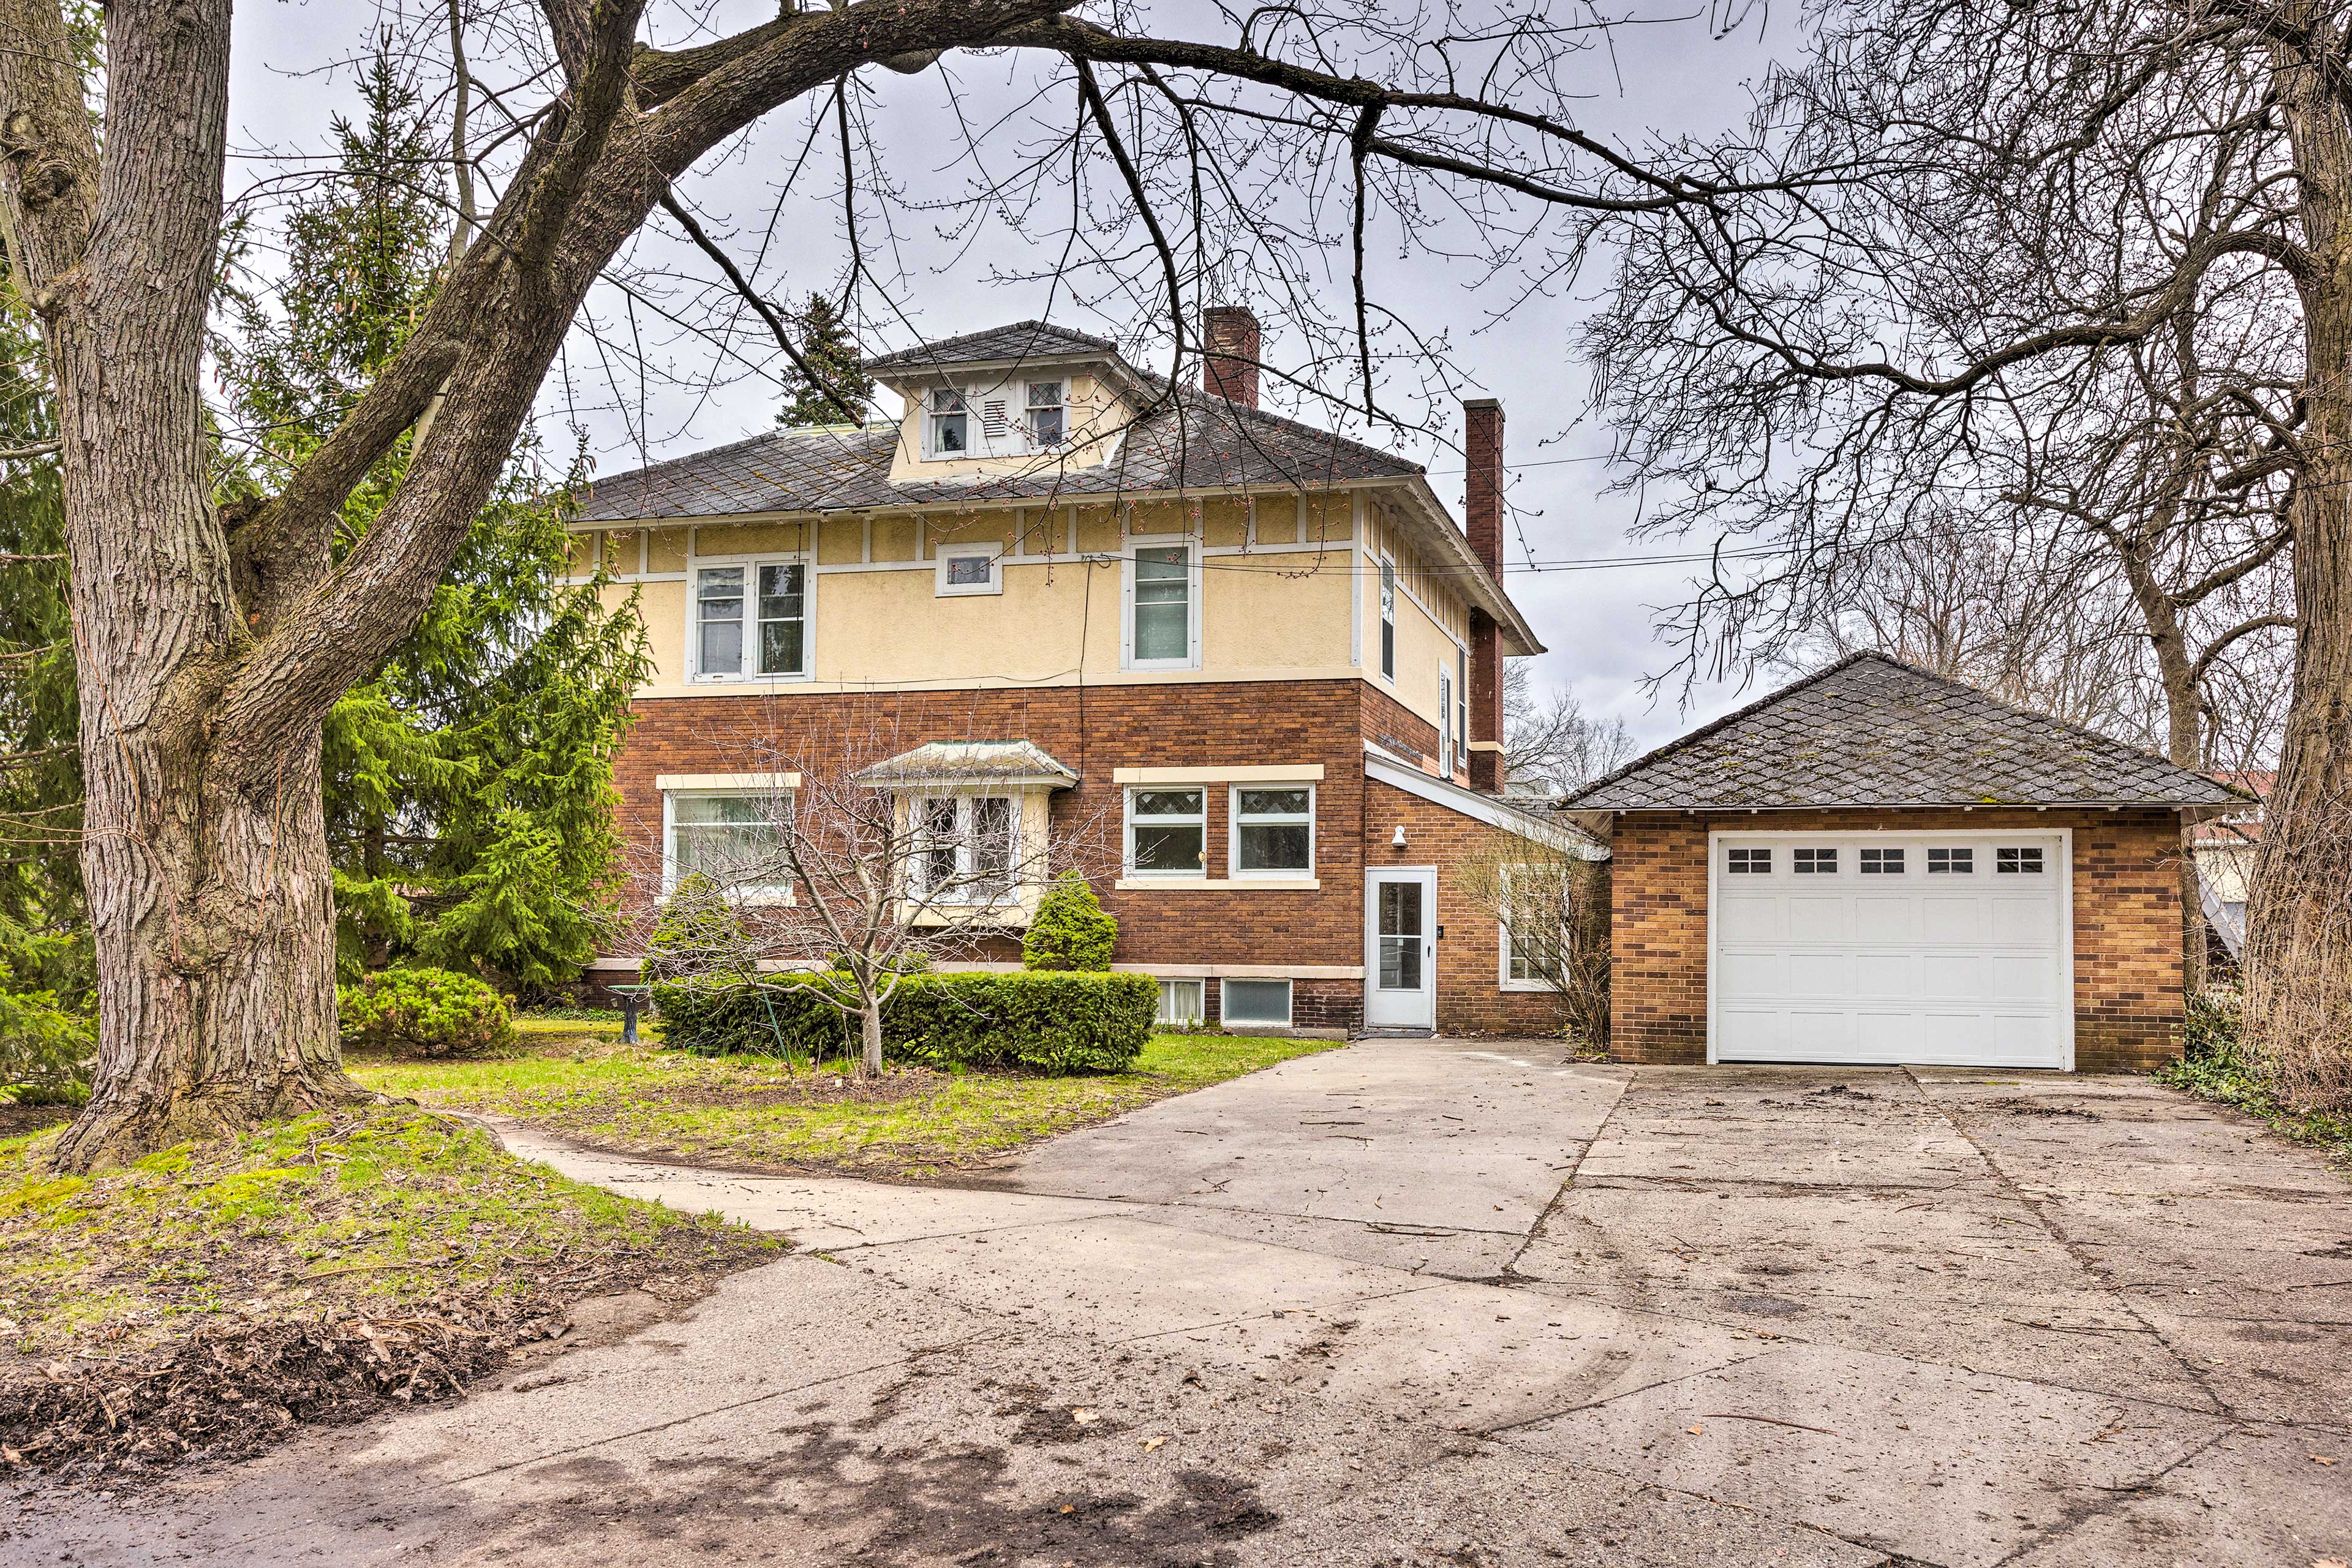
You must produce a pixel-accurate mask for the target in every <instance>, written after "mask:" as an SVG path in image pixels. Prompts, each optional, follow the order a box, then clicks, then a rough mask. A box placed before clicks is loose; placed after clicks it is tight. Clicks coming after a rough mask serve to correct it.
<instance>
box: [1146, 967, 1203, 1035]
mask: <svg viewBox="0 0 2352 1568" xmlns="http://www.w3.org/2000/svg"><path fill="white" fill-rule="evenodd" d="M1157 978H1158V980H1159V982H1160V1005H1158V1006H1157V1007H1155V1008H1154V1009H1153V1011H1152V1016H1151V1026H1152V1027H1154V1028H1156V1029H1184V1028H1193V1029H1197V1028H1199V1027H1201V1026H1202V1025H1204V1024H1206V1023H1207V1022H1208V1021H1209V980H1208V977H1207V976H1206V975H1199V974H1162V975H1160V976H1158V977H1157ZM1171 985H1194V986H1198V987H1199V988H1200V990H1199V995H1200V998H1201V1000H1200V1005H1199V1006H1198V1007H1197V1008H1196V1009H1195V1011H1194V1012H1193V1014H1192V1016H1191V1017H1190V1018H1171V1017H1169V1016H1167V1012H1168V1005H1167V997H1168V987H1170V986H1171Z"/></svg>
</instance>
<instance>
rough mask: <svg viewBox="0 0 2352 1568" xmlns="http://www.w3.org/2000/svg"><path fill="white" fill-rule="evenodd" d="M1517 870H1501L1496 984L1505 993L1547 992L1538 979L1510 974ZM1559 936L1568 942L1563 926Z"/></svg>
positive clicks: (1567, 935)
mask: <svg viewBox="0 0 2352 1568" xmlns="http://www.w3.org/2000/svg"><path fill="white" fill-rule="evenodd" d="M1517 869H1518V868H1517V867H1516V866H1506V867H1504V868H1502V872H1503V877H1502V880H1503V910H1502V914H1501V916H1500V918H1498V919H1497V920H1496V921H1495V941H1496V954H1495V979H1496V985H1497V986H1498V987H1499V988H1500V989H1502V990H1505V991H1518V992H1528V991H1549V990H1550V989H1551V986H1550V984H1549V983H1547V982H1546V981H1544V980H1542V979H1540V978H1538V977H1533V976H1531V977H1529V978H1528V979H1525V980H1520V979H1517V978H1516V977H1514V976H1513V975H1512V973H1511V873H1512V872H1513V871H1515V870H1517ZM1559 935H1560V941H1561V942H1563V943H1565V942H1567V941H1568V940H1569V933H1568V931H1567V928H1566V927H1565V925H1563V926H1562V928H1561V930H1560V933H1559Z"/></svg>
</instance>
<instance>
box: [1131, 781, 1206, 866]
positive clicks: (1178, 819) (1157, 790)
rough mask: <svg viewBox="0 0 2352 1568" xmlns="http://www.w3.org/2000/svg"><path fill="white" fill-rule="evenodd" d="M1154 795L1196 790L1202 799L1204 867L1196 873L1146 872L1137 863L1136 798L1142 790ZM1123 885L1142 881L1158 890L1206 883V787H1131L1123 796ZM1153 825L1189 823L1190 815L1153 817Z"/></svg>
mask: <svg viewBox="0 0 2352 1568" xmlns="http://www.w3.org/2000/svg"><path fill="white" fill-rule="evenodd" d="M1144 790H1149V791H1150V792H1151V793H1152V794H1154V795H1159V794H1163V793H1172V792H1176V791H1181V790H1192V791H1195V792H1196V793H1198V794H1199V795H1200V797H1201V816H1200V824H1201V865H1200V868H1199V869H1197V870H1192V871H1145V870H1139V869H1138V868H1136V864H1135V797H1136V795H1137V794H1138V793H1139V792H1140V791H1144ZM1119 816H1120V824H1119V886H1121V887H1125V886H1126V885H1127V884H1128V883H1129V882H1130V881H1132V882H1139V883H1142V884H1144V885H1146V886H1150V887H1157V886H1160V885H1162V884H1165V883H1171V882H1186V883H1190V882H1202V881H1206V880H1207V879H1208V876H1209V791H1208V788H1207V786H1206V785H1203V784H1129V785H1128V786H1127V789H1126V791H1125V793H1124V794H1123V795H1120V797H1119ZM1146 820H1148V821H1151V822H1173V823H1189V822H1191V821H1192V820H1193V819H1192V817H1189V816H1153V817H1150V818H1147V819H1146Z"/></svg>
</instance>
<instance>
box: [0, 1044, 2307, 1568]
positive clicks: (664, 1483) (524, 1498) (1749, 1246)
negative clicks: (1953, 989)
mask: <svg viewBox="0 0 2352 1568" xmlns="http://www.w3.org/2000/svg"><path fill="white" fill-rule="evenodd" d="M510 1141H511V1142H513V1143H514V1144H515V1146H516V1147H517V1149H518V1151H519V1152H531V1153H535V1154H538V1155H539V1156H541V1157H543V1158H546V1159H548V1160H550V1161H551V1163H555V1164H557V1165H559V1166H561V1167H562V1168H563V1169H564V1170H566V1171H568V1172H570V1173H573V1174H575V1175H579V1176H583V1177H584V1178H587V1179H590V1180H593V1181H598V1182H601V1183H604V1184H608V1185H610V1186H612V1187H614V1188H615V1189H617V1190H620V1191H625V1192H630V1193H634V1194H639V1195H642V1196H646V1197H651V1198H656V1199H658V1200H660V1201H662V1202H664V1203H667V1204H671V1205H678V1206H682V1207H689V1208H695V1209H712V1208H715V1209H719V1210H721V1211H723V1212H725V1213H727V1214H729V1215H734V1216H737V1217H740V1218H743V1219H746V1220H749V1221H751V1223H753V1224H755V1225H760V1226H771V1227H774V1228H779V1229H782V1230H786V1231H789V1232H791V1233H792V1234H793V1236H794V1237H796V1238H798V1240H799V1241H800V1243H801V1245H802V1246H803V1247H804V1248H805V1249H806V1250H805V1251H803V1253H802V1254H801V1255H799V1256H796V1257H794V1258H791V1259H789V1260H786V1261H783V1262H780V1263H777V1264H775V1265H772V1266H771V1267H768V1268H761V1269H757V1270H754V1271H751V1272H749V1273H745V1274H741V1275H738V1276H736V1277H735V1278H733V1279H731V1280H730V1281H729V1282H728V1283H727V1284H726V1285H725V1286H724V1287H723V1288H722V1289H720V1290H719V1293H718V1294H716V1295H715V1296H713V1297H712V1298H711V1299H710V1300H708V1301H706V1302H704V1303H703V1304H702V1305H701V1306H699V1307H698V1309H696V1310H694V1311H693V1312H692V1313H691V1314H689V1315H688V1316H687V1317H685V1318H683V1319H679V1320H676V1321H667V1322H662V1323H658V1324H656V1325H655V1326H653V1327H650V1328H648V1329H646V1330H645V1331H642V1332H639V1333H637V1334H636V1335H635V1336H634V1337H631V1338H627V1339H625V1340H623V1341H621V1342H616V1343H613V1344H609V1345H604V1346H602V1347H599V1348H593V1349H587V1350H583V1351H578V1352H572V1353H571V1354H568V1355H565V1356H563V1357H562V1358H560V1359H558V1360H557V1361H555V1362H554V1363H551V1364H549V1365H546V1366H543V1367H541V1368H539V1369H537V1370H536V1371H534V1372H533V1373H530V1374H527V1375H524V1376H521V1377H519V1378H517V1379H515V1380H513V1381H510V1382H509V1383H508V1384H506V1385H505V1386H503V1387H501V1388H499V1389H495V1390H490V1391H487V1392H484V1393H482V1394H479V1395H478V1397H476V1398H474V1399H471V1400H469V1401H467V1402H466V1403H465V1404H463V1405H457V1406H452V1407H448V1408H442V1409H431V1410H424V1411H419V1412H416V1413H415V1414H413V1415H404V1416H402V1417H399V1418H397V1419H394V1420H392V1421H389V1422H386V1423H383V1424H382V1425H379V1426H373V1427H370V1428H365V1429H362V1430H358V1431H355V1432H352V1433H347V1434H341V1435H336V1436H323V1437H318V1438H313V1439H310V1440H308V1441H306V1442H304V1443H301V1444H298V1445H296V1446H294V1447H290V1448H288V1449H286V1450H283V1451H281V1452H279V1453H278V1454H277V1455H275V1456H272V1457H270V1458H266V1459H263V1460H260V1461H257V1462H256V1463H254V1464H251V1465H247V1466H244V1467H239V1468H234V1469H228V1470H225V1471H221V1472H218V1473H215V1474H213V1475H209V1476H203V1477H195V1478H191V1479H186V1480H184V1481H181V1482H177V1483H174V1485H173V1487H172V1488H170V1489H166V1490H164V1491H162V1492H159V1493H152V1494H150V1495H149V1496H147V1497H145V1498H143V1499H142V1500H138V1501H136V1502H133V1503H129V1504H121V1505H117V1504H108V1503H103V1502H98V1501H92V1500H71V1501H67V1500H55V1499H52V1500H46V1501H45V1500H38V1499H36V1500H30V1501H28V1502H26V1503H25V1504H23V1505H22V1506H20V1507H19V1509H18V1510H17V1513H16V1517H15V1518H14V1519H12V1520H8V1521H6V1522H7V1523H8V1525H9V1527H10V1528H12V1529H14V1530H15V1531H17V1532H18V1533H17V1534H16V1537H15V1539H14V1540H8V1541H0V1557H6V1555H7V1553H8V1552H9V1551H11V1550H12V1549H16V1550H18V1551H19V1552H20V1553H22V1555H21V1560H24V1561H36V1560H37V1561H44V1562H51V1563H55V1562H60V1561H77V1562H84V1563H146V1562H184V1561H194V1562H204V1563H299V1562H312V1561H315V1562H331V1563H393V1562H398V1563H459V1562H463V1563H488V1562H493V1561H495V1562H499V1563H527V1564H537V1563H606V1562H610V1563H738V1562H740V1563H811V1564H814V1563H827V1564H836V1563H927V1564H928V1563H953V1564H992V1565H1008V1568H1009V1565H1011V1564H1014V1563H1034V1564H1087V1565H1101V1568H1132V1565H1136V1564H1162V1563H1164V1564H1178V1563H1185V1564H1190V1563H1219V1564H1227V1563H1230V1564H1251V1563H1284V1564H1289V1563H1301V1564H1308V1563H1311V1564H1326V1563H1329V1564H1363V1565H1366V1568H1370V1565H1372V1564H1400V1565H1401V1564H1439V1563H1445V1564H1485V1565H1490V1568H1491V1565H1500V1564H1517V1563H1547V1564H1548V1563H1591V1564H1602V1563H1606V1564H1611V1565H1619V1564H1649V1563H1694V1564H1696V1563H1706V1564H1746V1563H1769V1564H1774V1565H1779V1564H1803V1563H1820V1564H1840V1565H1846V1564H1851V1565H1854V1568H1861V1565H1864V1564H1874V1563H1886V1564H1893V1563H1906V1564H1908V1563H1936V1564H1979V1563H1982V1564H1990V1563H2016V1564H2032V1565H2034V1568H2044V1565H2052V1564H2059V1563H2085V1564H2091V1563H2096V1564H2118V1563H2132V1564H2138V1563H2150V1564H2155V1563H2164V1564H2173V1563H2178V1564H2199V1565H2212V1564H2238V1563H2243V1564H2255V1563H2260V1564H2265V1565H2277V1564H2285V1565H2288V1568H2312V1565H2314V1564H2315V1563H2326V1561H2327V1560H2328V1559H2343V1560H2347V1561H2352V1187H2347V1184H2345V1183H2344V1182H2343V1181H2342V1180H2341V1179H2339V1178H2338V1177H2336V1176H2334V1175H2332V1174H2330V1173H2327V1172H2326V1171H2324V1170H2323V1169H2322V1168H2321V1167H2320V1166H2319V1164H2318V1163H2317V1162H2316V1160H2315V1159H2314V1158H2313V1157H2312V1156H2310V1155H2309V1154H2308V1153H2306V1152H2304V1151H2301V1150H2298V1149H2295V1148H2294V1147H2292V1146H2290V1145H2287V1144H2284V1143H2282V1142H2279V1141H2277V1140H2275V1139H2273V1138H2272V1137H2271V1136H2270V1135H2269V1134H2267V1133H2266V1132H2264V1131H2262V1130H2261V1129H2259V1128H2258V1127H2256V1126H2254V1125H2253V1124H2252V1123H2250V1122H2247V1121H2244V1120H2243V1119H2242V1118H2238V1117H2234V1116H2231V1115H2230V1114H2228V1113H2225V1112H2221V1111H2218V1110H2214V1109H2212V1108H2210V1107H2208V1106H2205V1105H2202V1104H2200V1103H2199V1102H2196V1101H2193V1100H2188V1099H2185V1098H2183V1097H2180V1096H2178V1095H2174V1094H2171V1093H2169V1092H2168V1091H2166V1090H2163V1089H2158V1088H2156V1087H2154V1086H2152V1085H2150V1084H2148V1083H2147V1082H2145V1081H2142V1080H2137V1079H2096V1078H2056V1077H2036V1078H2031V1079H2002V1080H1993V1081H1989V1080H1988V1079H1986V1078H1985V1077H1984V1075H1981V1074H1965V1073H1958V1072H1927V1071H1922V1072H1919V1073H1916V1074H1915V1073H1911V1072H1906V1071H1901V1070H1877V1069H1856V1070H1845V1071H1835V1070H1826V1069H1811V1068H1721V1069H1706V1070H1701V1069H1639V1070H1634V1069H1628V1068H1606V1067H1592V1066H1582V1065H1578V1064H1574V1063H1571V1062H1570V1061H1568V1060H1566V1059H1565V1058H1563V1057H1562V1056H1561V1055H1560V1053H1559V1050H1558V1049H1557V1047H1551V1046H1547V1045H1522V1046H1492V1045H1481V1044H1475V1043H1462V1042H1444V1041H1441V1042H1428V1041H1382V1042H1376V1043H1368V1044H1364V1045H1359V1046H1356V1047H1350V1048H1349V1049H1346V1050H1342V1051H1335V1052H1330V1053H1328V1054H1325V1055H1322V1056H1318V1057H1312V1058H1304V1059H1301V1060H1298V1061H1294V1062H1290V1063H1287V1064H1286V1065H1284V1066H1283V1067H1280V1068H1275V1069H1273V1070H1271V1071H1268V1072H1265V1073H1261V1074H1258V1075H1255V1076H1254V1077H1251V1078H1247V1079H1239V1080H1236V1081H1235V1082H1233V1083H1230V1084H1227V1085H1224V1086H1222V1087H1220V1088H1218V1089H1210V1090H1206V1091H1203V1092H1201V1093H1198V1094H1193V1095H1189V1096H1185V1097H1183V1098H1181V1099H1179V1100H1168V1101H1163V1102H1161V1103H1160V1104H1159V1105H1155V1106H1152V1107H1150V1108H1149V1109H1147V1110H1140V1111H1138V1112H1136V1113H1134V1114H1132V1115H1129V1116H1128V1117H1126V1118H1124V1119H1123V1120H1121V1121H1118V1122H1115V1123H1112V1124H1109V1125H1108V1126H1105V1127H1100V1128H1097V1129H1093V1130H1090V1131H1084V1132H1079V1133H1075V1134H1072V1135H1070V1136H1068V1137H1066V1138H1063V1139H1060V1140H1057V1141H1056V1142H1053V1143H1050V1144H1048V1145H1045V1147H1044V1148H1042V1149H1040V1150H1038V1151H1037V1152H1034V1153H1033V1154H1031V1155H1030V1156H1029V1157H1027V1158H1026V1159H1024V1160H1022V1161H1019V1162H1017V1163H1013V1164H1012V1165H1010V1166H1008V1167H1007V1168H1006V1169H1005V1170H1004V1171H1003V1173H1002V1182H1003V1187H1002V1190H996V1189H989V1190H973V1189H945V1188H916V1187H894V1186H884V1185H878V1184H868V1183H861V1182H851V1181H835V1180H807V1179H769V1178H755V1177H744V1176H735V1175H726V1174H719V1173H708V1172H695V1171H681V1170H677V1169H672V1168H666V1167H660V1166H654V1165H647V1164H643V1163H635V1162H631V1161H625V1160H614V1159H609V1158H604V1157H600V1156H592V1155H583V1154H578V1153H575V1152H567V1151H563V1150H561V1149H554V1148H548V1147H544V1146H535V1145H532V1144H530V1142H527V1141H526V1139H525V1138H524V1137H523V1136H521V1135H520V1132H519V1131H518V1132H516V1133H515V1135H514V1136H513V1137H512V1138H511V1139H510ZM2330 1460H2332V1461H2335V1462H2333V1463H2327V1462H2323V1461H2330ZM27 1542H38V1545H37V1549H36V1550H34V1551H32V1552H29V1553H24V1552H22V1549H23V1548H25V1547H26V1543H27ZM8 1560H9V1561H16V1560H20V1559H19V1558H9V1559H8Z"/></svg>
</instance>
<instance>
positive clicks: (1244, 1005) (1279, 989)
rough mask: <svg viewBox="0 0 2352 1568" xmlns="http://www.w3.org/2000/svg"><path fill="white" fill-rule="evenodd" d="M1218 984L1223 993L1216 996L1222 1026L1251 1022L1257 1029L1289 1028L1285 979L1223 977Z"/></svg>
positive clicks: (1287, 986) (1288, 1003)
mask: <svg viewBox="0 0 2352 1568" xmlns="http://www.w3.org/2000/svg"><path fill="white" fill-rule="evenodd" d="M1220 984H1223V987H1224V994H1223V996H1221V997H1220V998H1219V999H1218V1007H1217V1014H1218V1017H1219V1019H1220V1021H1221V1022H1222V1023H1223V1025H1224V1026H1225V1027H1226V1028H1228V1029H1231V1028H1233V1027H1234V1026H1236V1025H1244V1026H1246V1025H1251V1024H1255V1025H1257V1026H1259V1027H1261V1028H1273V1029H1286V1028H1288V1027H1290V982H1289V981H1287V980H1227V981H1223V982H1221V983H1220Z"/></svg>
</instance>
